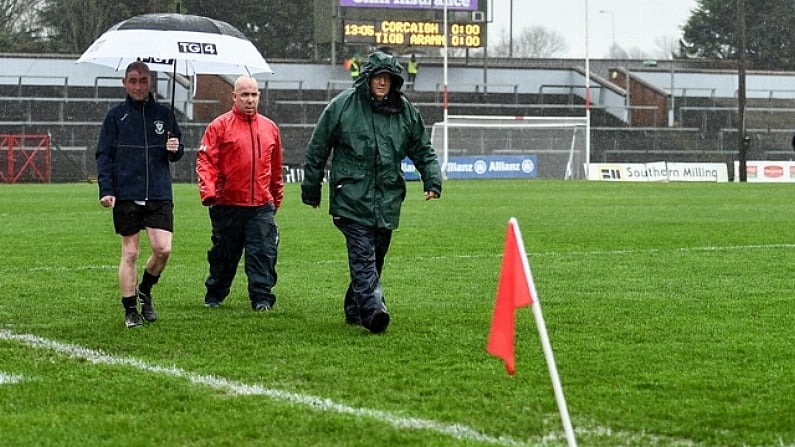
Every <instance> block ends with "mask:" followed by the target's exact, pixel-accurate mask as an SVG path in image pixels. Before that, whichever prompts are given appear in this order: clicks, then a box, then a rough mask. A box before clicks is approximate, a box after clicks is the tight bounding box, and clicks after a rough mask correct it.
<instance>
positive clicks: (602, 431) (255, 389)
mask: <svg viewBox="0 0 795 447" xmlns="http://www.w3.org/2000/svg"><path fill="white" fill-rule="evenodd" d="M0 340H11V341H17V342H20V343H23V344H26V345H28V346H31V347H34V348H40V349H49V350H51V351H55V352H58V353H61V354H64V355H67V356H69V357H74V358H80V359H84V360H87V361H90V362H92V363H95V364H104V365H122V366H129V367H132V368H135V369H138V370H141V371H147V372H152V373H156V374H164V375H168V376H172V377H179V378H183V379H186V380H188V381H189V382H191V383H194V384H197V385H204V386H207V387H210V388H213V389H217V390H223V391H226V392H229V393H233V394H238V395H246V396H255V395H261V396H267V397H270V398H271V399H274V400H278V401H283V402H289V403H291V404H297V405H303V406H306V407H310V408H311V409H314V410H319V411H331V412H335V413H340V414H348V415H352V416H357V417H365V418H369V419H376V420H378V421H381V422H384V423H386V424H389V425H391V426H393V427H395V428H407V429H412V430H427V431H432V432H436V433H439V434H443V435H448V436H451V437H453V438H455V439H458V440H462V441H478V442H483V443H488V444H496V445H500V446H508V447H529V446H535V447H539V446H550V445H552V446H559V445H562V443H564V440H565V439H564V436H563V433H560V432H558V431H555V432H553V433H549V434H546V435H542V436H538V437H534V438H533V439H528V440H527V441H526V442H521V441H519V440H516V439H513V438H510V437H507V436H499V437H494V436H489V435H486V434H484V433H481V432H479V431H477V430H475V429H473V428H471V427H467V426H466V425H462V424H444V423H441V422H437V421H433V420H430V419H421V418H412V417H403V416H397V415H394V414H392V413H388V412H385V411H378V410H370V409H367V408H356V407H351V406H348V405H344V404H340V403H337V402H334V401H332V400H331V399H324V398H322V397H317V396H312V395H307V394H298V393H290V392H287V391H281V390H277V389H273V388H265V387H263V386H260V385H249V384H245V383H242V382H235V381H230V380H227V379H224V378H222V377H217V376H208V375H200V374H194V373H191V372H188V371H185V370H183V369H180V368H177V367H176V366H172V367H168V368H166V367H162V366H157V365H153V364H150V363H146V362H144V361H141V360H138V359H134V358H130V357H127V358H125V357H114V356H111V355H108V354H105V353H104V352H102V351H97V350H93V349H88V348H84V347H80V346H76V345H70V344H67V343H60V342H57V341H54V340H48V339H46V338H42V337H38V336H36V335H31V334H15V333H13V332H11V331H8V330H1V329H0ZM22 380H24V377H22V376H17V375H7V374H4V373H2V372H0V384H3V382H4V381H14V382H13V383H17V382H19V381H22ZM545 419H548V418H545ZM557 423H558V422H556V421H554V420H545V423H544V425H550V424H557ZM574 431H575V432H576V433H577V434H578V435H580V436H581V439H580V440H581V441H584V440H588V439H592V440H593V439H608V440H612V441H616V442H617V443H619V444H622V445H623V444H626V445H633V444H634V445H648V446H665V447H696V446H703V445H704V444H701V443H698V442H694V441H692V440H687V439H675V438H670V437H666V436H659V435H654V434H650V433H646V432H641V433H635V432H626V431H614V430H612V429H610V428H609V427H601V426H590V427H584V426H580V427H576V428H575V430H574ZM583 438H584V439H583ZM638 442H642V444H638ZM770 447H795V443H789V444H786V445H785V444H784V441H783V440H781V441H780V442H779V443H778V444H776V446H770Z"/></svg>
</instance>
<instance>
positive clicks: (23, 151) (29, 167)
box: [0, 134, 51, 183]
mask: <svg viewBox="0 0 795 447" xmlns="http://www.w3.org/2000/svg"><path fill="white" fill-rule="evenodd" d="M50 153H51V149H50V136H49V135H25V134H17V135H0V166H3V167H4V168H0V182H3V183H20V182H33V183H37V182H41V183H50Z"/></svg>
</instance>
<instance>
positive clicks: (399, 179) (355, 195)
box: [301, 52, 442, 230]
mask: <svg viewBox="0 0 795 447" xmlns="http://www.w3.org/2000/svg"><path fill="white" fill-rule="evenodd" d="M384 70H386V71H389V73H390V74H391V75H392V87H391V89H390V91H389V93H388V95H387V97H386V98H385V99H384V101H382V102H377V101H375V100H374V99H373V98H372V96H371V94H370V77H371V76H372V75H373V74H374V73H376V74H377V73H379V72H383V71H384ZM402 71H403V67H402V66H401V65H400V63H399V62H398V61H397V59H396V58H394V57H393V56H390V55H388V54H385V53H380V52H376V53H373V54H371V55H370V56H369V58H368V60H367V61H366V63H365V64H364V67H363V68H362V73H361V75H360V76H359V78H358V79H357V80H356V81H355V83H354V86H353V87H352V88H350V89H347V90H345V91H343V92H341V93H340V94H339V95H337V96H336V97H335V98H334V99H332V100H331V101H330V102H329V104H328V105H327V106H326V108H325V109H324V110H323V113H322V114H321V116H320V119H319V120H318V123H317V126H316V127H315V130H314V132H313V134H312V138H311V140H310V142H309V145H308V147H307V150H306V155H305V164H304V180H303V183H302V185H301V198H302V201H303V202H304V203H306V204H308V205H312V206H317V205H319V204H320V197H321V186H322V182H323V177H324V174H325V169H326V162H327V161H328V158H329V156H331V157H332V159H331V178H330V191H329V200H330V203H329V213H330V214H331V215H333V216H340V217H345V218H348V219H351V220H353V221H355V222H357V223H359V224H361V225H365V226H370V227H377V228H387V229H392V230H394V229H396V228H397V227H398V224H399V221H400V207H401V205H402V202H403V199H404V198H405V196H406V182H405V180H404V177H403V171H402V170H401V165H400V163H401V161H402V160H403V159H404V158H405V157H408V158H409V159H411V161H412V162H413V163H414V166H415V167H416V169H417V171H418V172H419V174H420V177H421V179H422V183H423V188H424V190H425V191H435V192H436V193H437V194H439V195H441V192H442V174H441V169H440V168H439V162H438V159H437V157H436V153H435V151H434V149H433V146H432V145H431V141H430V139H429V137H428V133H427V131H426V130H425V123H424V122H423V120H422V117H421V116H420V113H419V111H417V109H416V108H415V107H414V105H413V104H412V103H411V102H410V101H409V100H408V99H407V98H406V97H405V96H403V94H402V93H401V92H400V88H401V86H402V85H403V78H402V77H401V73H402Z"/></svg>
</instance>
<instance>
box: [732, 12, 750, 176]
mask: <svg viewBox="0 0 795 447" xmlns="http://www.w3.org/2000/svg"><path fill="white" fill-rule="evenodd" d="M737 56H738V57H737V72H738V77H739V79H738V83H737V85H738V89H737V147H738V149H739V153H740V181H741V182H745V181H747V180H748V173H747V172H746V160H747V158H748V143H749V141H748V138H747V137H746V135H745V93H746V92H745V0H737ZM736 174H737V173H735V175H736Z"/></svg>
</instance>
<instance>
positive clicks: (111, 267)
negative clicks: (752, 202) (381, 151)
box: [0, 244, 795, 273]
mask: <svg viewBox="0 0 795 447" xmlns="http://www.w3.org/2000/svg"><path fill="white" fill-rule="evenodd" d="M793 248H795V244H766V245H727V246H705V247H680V248H649V249H646V250H592V251H528V252H527V255H528V257H530V258H535V257H544V256H553V257H562V256H607V255H632V254H654V253H689V252H720V251H744V250H779V249H786V250H788V249H793ZM501 257H502V253H488V254H484V253H481V254H471V255H451V256H450V255H442V256H411V255H408V256H401V255H391V257H390V259H393V260H394V259H411V260H415V261H422V260H434V261H438V260H442V261H444V260H459V259H484V258H495V259H499V258H501ZM347 262H348V261H346V260H345V259H321V260H317V261H315V262H314V263H315V264H347ZM279 264H280V265H296V264H301V265H303V264H306V263H305V262H302V261H291V260H286V261H283V260H280V261H279ZM118 268H119V266H118V265H84V266H78V267H65V266H58V267H52V266H46V265H45V266H38V267H8V268H0V272H11V273H13V272H16V271H19V272H26V273H29V272H67V271H84V270H115V269H118ZM172 268H178V267H172Z"/></svg>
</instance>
